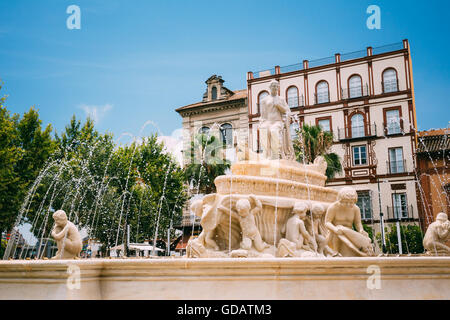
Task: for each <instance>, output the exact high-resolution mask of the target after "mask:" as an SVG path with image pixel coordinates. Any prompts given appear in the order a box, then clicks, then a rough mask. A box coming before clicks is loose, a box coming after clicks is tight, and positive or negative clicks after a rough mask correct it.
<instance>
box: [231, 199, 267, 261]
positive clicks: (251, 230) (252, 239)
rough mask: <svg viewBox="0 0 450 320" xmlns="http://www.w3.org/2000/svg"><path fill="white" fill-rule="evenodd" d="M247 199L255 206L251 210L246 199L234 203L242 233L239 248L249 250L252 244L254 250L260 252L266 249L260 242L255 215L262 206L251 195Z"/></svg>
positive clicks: (264, 244)
mask: <svg viewBox="0 0 450 320" xmlns="http://www.w3.org/2000/svg"><path fill="white" fill-rule="evenodd" d="M249 198H250V200H251V201H252V202H253V203H254V204H255V205H254V207H253V208H252V206H251V205H250V201H249V200H247V199H240V200H238V201H237V202H236V210H237V213H238V215H239V224H240V226H241V231H242V242H241V248H242V249H244V250H250V249H251V248H252V244H253V246H254V247H255V249H256V250H257V251H259V252H261V251H263V250H264V249H265V248H267V247H268V245H267V244H266V243H265V242H264V241H263V240H262V238H261V234H260V233H259V230H258V228H257V227H256V221H255V214H257V213H258V212H259V211H261V209H262V204H261V201H259V200H258V199H257V198H256V197H255V196H253V195H250V196H249Z"/></svg>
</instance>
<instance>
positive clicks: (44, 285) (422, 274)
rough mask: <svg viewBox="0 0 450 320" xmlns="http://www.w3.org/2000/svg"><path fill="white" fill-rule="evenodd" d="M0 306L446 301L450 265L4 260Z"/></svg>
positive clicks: (429, 260) (437, 261) (449, 261)
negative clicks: (376, 278)
mask: <svg viewBox="0 0 450 320" xmlns="http://www.w3.org/2000/svg"><path fill="white" fill-rule="evenodd" d="M369 266H376V267H378V268H379V270H380V279H381V282H380V285H381V287H380V288H379V289H376V288H373V289H370V288H369V287H368V286H367V283H368V279H369V277H370V276H371V275H372V273H371V272H370V271H368V270H370V268H369ZM76 268H79V275H80V286H79V289H76V288H73V286H71V285H68V284H67V283H68V282H70V281H71V279H72V278H73V277H74V274H73V273H72V274H69V273H68V270H74V269H76ZM71 277H72V278H71ZM369 282H370V281H369ZM0 299H184V300H188V299H230V300H246V299H450V257H425V256H419V257H371V258H360V257H358V258H271V259H270V258H264V259H263V258H237V259H232V258H215V259H212V258H204V259H186V258H165V259H86V260H59V261H54V260H34V261H33V260H31V261H26V260H10V261H0Z"/></svg>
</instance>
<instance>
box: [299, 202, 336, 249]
mask: <svg viewBox="0 0 450 320" xmlns="http://www.w3.org/2000/svg"><path fill="white" fill-rule="evenodd" d="M311 216H312V219H306V222H307V223H306V229H307V230H308V232H309V233H310V234H312V235H314V238H315V239H316V243H317V253H318V254H320V255H325V256H333V257H334V256H337V255H339V253H337V252H335V251H333V250H332V249H331V248H330V247H329V246H328V240H329V234H330V232H329V231H328V230H327V228H326V227H325V208H324V207H323V205H322V204H320V203H314V204H313V205H312V207H311Z"/></svg>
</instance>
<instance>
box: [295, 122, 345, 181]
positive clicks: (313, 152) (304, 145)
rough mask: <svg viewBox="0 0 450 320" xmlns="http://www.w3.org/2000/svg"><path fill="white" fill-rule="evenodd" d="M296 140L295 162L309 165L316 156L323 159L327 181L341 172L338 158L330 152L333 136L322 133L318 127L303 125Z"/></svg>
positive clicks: (329, 133) (328, 133) (326, 132)
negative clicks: (325, 163) (325, 164)
mask: <svg viewBox="0 0 450 320" xmlns="http://www.w3.org/2000/svg"><path fill="white" fill-rule="evenodd" d="M296 132H297V138H296V139H294V141H293V144H294V150H295V155H296V158H297V161H299V162H302V163H311V162H313V161H314V159H315V158H316V157H318V156H322V157H324V159H325V161H326V162H327V164H328V167H327V171H326V172H325V174H326V176H327V178H328V179H332V178H334V176H335V175H336V174H337V173H341V172H342V165H341V160H340V158H339V156H338V155H337V154H336V153H332V152H330V150H331V146H332V145H333V134H332V133H331V132H328V131H323V130H322V128H321V127H320V126H310V125H307V124H304V125H303V127H302V128H301V129H297V130H296Z"/></svg>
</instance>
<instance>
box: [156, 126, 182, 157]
mask: <svg viewBox="0 0 450 320" xmlns="http://www.w3.org/2000/svg"><path fill="white" fill-rule="evenodd" d="M158 142H164V149H165V151H166V152H169V153H171V154H172V155H173V156H174V157H175V159H176V160H177V161H178V163H179V164H180V165H182V164H183V153H182V150H183V129H176V130H174V131H173V132H172V134H171V135H170V136H159V137H158Z"/></svg>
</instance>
